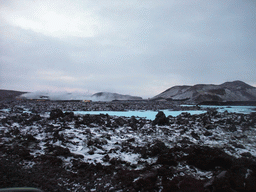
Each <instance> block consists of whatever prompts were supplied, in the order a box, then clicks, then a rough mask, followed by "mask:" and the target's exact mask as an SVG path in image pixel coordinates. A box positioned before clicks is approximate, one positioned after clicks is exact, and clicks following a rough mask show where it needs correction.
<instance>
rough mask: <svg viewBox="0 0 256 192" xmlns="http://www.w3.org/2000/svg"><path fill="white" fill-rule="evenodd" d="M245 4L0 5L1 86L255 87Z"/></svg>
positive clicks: (138, 91)
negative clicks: (232, 83) (231, 83)
mask: <svg viewBox="0 0 256 192" xmlns="http://www.w3.org/2000/svg"><path fill="white" fill-rule="evenodd" d="M255 8H256V3H255V2H254V1H238V0H234V1H228V0H226V1H208V0H206V1H205V0H198V1H185V0H183V1H174V0H173V1H172V0H170V1H164V2H161V1H156V0H148V1H144V0H143V1H135V0H130V1H118V0H110V1H103V0H95V1H84V0H83V1H82V0H72V1H71V0H64V1H63V0H61V1H60V0H56V1H49V0H45V1H40V0H27V1H18V0H9V1H3V0H0V20H1V22H0V81H1V88H5V89H16V90H20V91H36V90H50V91H68V92H72V91H79V92H88V90H89V92H91V93H94V92H98V91H110V92H117V93H121V94H130V95H138V96H142V97H145V98H146V97H152V96H154V95H156V94H158V93H160V92H162V91H164V90H165V89H167V88H169V87H171V86H174V85H177V84H179V85H181V84H190V85H191V84H197V83H215V84H220V83H223V82H224V81H233V80H242V81H245V82H246V83H249V84H251V85H256V76H255V74H256V66H255V65H256V64H255V61H256V55H255V52H256V36H255V32H256V25H255V23H256V13H255Z"/></svg>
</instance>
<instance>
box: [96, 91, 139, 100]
mask: <svg viewBox="0 0 256 192" xmlns="http://www.w3.org/2000/svg"><path fill="white" fill-rule="evenodd" d="M92 100H98V101H113V100H142V97H137V96H131V95H121V94H118V93H110V92H99V93H95V94H93V95H92Z"/></svg>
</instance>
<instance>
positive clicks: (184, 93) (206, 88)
mask: <svg viewBox="0 0 256 192" xmlns="http://www.w3.org/2000/svg"><path fill="white" fill-rule="evenodd" d="M161 98H162V99H170V100H189V101H194V102H202V101H256V87H253V86H250V85H248V84H246V83H244V82H242V81H233V82H225V83H223V84H220V85H213V84H197V85H194V86H187V85H184V86H174V87H171V88H169V89H167V90H165V91H164V92H162V93H160V94H158V95H156V96H155V97H153V98H152V99H161Z"/></svg>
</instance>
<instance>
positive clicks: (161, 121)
mask: <svg viewBox="0 0 256 192" xmlns="http://www.w3.org/2000/svg"><path fill="white" fill-rule="evenodd" d="M153 125H169V119H168V118H167V117H166V116H165V114H164V112H163V111H159V112H158V113H157V114H156V118H155V120H154V121H153Z"/></svg>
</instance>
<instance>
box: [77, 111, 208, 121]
mask: <svg viewBox="0 0 256 192" xmlns="http://www.w3.org/2000/svg"><path fill="white" fill-rule="evenodd" d="M161 111H163V112H164V114H165V115H166V116H169V115H171V116H174V117H176V116H178V115H180V114H181V113H183V112H187V113H190V114H191V115H195V114H202V113H206V111H205V110H200V111H198V110H195V111H169V110H161ZM74 113H75V114H80V115H85V114H93V115H96V114H97V115H98V114H108V115H110V116H124V117H131V116H135V117H142V118H146V119H150V120H154V119H155V117H156V114H157V113H158V112H157V111H74Z"/></svg>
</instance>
